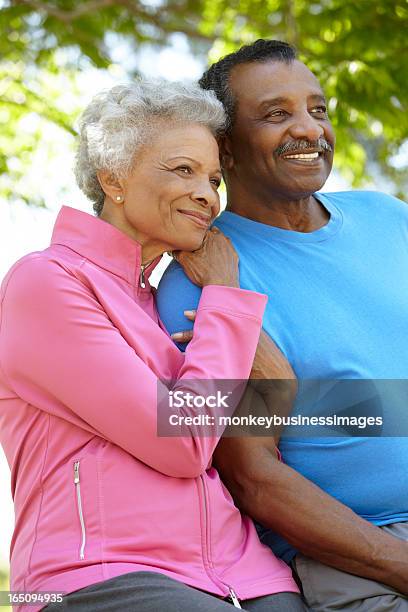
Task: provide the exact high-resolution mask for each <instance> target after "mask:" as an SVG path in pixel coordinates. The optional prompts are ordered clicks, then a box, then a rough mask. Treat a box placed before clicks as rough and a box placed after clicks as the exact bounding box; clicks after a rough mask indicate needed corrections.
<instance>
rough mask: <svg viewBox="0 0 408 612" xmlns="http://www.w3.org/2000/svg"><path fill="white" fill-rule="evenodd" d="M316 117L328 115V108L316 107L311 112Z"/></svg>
mask: <svg viewBox="0 0 408 612" xmlns="http://www.w3.org/2000/svg"><path fill="white" fill-rule="evenodd" d="M311 112H312V113H313V114H314V115H327V107H326V106H316V107H315V108H312V111H311Z"/></svg>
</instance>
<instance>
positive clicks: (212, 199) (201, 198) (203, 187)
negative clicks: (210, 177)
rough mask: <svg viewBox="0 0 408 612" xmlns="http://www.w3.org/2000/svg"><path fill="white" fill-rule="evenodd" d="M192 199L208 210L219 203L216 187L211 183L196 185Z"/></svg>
mask: <svg viewBox="0 0 408 612" xmlns="http://www.w3.org/2000/svg"><path fill="white" fill-rule="evenodd" d="M191 197H192V199H193V200H195V201H196V202H198V203H199V204H201V206H205V207H206V208H208V207H210V206H214V205H215V204H216V203H217V202H218V194H217V192H216V190H215V189H214V185H212V184H211V183H210V182H209V181H207V182H206V183H200V184H198V185H196V187H195V189H194V191H193V193H192V195H191Z"/></svg>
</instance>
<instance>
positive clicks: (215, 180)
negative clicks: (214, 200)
mask: <svg viewBox="0 0 408 612" xmlns="http://www.w3.org/2000/svg"><path fill="white" fill-rule="evenodd" d="M210 183H212V184H213V185H215V186H216V188H217V189H218V187H219V186H220V185H221V179H219V178H212V179H210Z"/></svg>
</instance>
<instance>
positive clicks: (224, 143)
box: [218, 134, 234, 170]
mask: <svg viewBox="0 0 408 612" xmlns="http://www.w3.org/2000/svg"><path fill="white" fill-rule="evenodd" d="M218 146H219V147H220V160H221V168H222V169H223V170H231V169H232V167H233V165H234V157H233V155H232V152H231V151H232V146H231V139H230V137H229V136H228V134H227V135H226V136H223V137H222V138H220V140H219V142H218Z"/></svg>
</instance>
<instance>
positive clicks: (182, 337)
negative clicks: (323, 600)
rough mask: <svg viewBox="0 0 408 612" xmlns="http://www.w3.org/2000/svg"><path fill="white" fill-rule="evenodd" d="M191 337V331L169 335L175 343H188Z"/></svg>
mask: <svg viewBox="0 0 408 612" xmlns="http://www.w3.org/2000/svg"><path fill="white" fill-rule="evenodd" d="M192 337H193V330H192V329H190V330H188V331H182V332H176V333H174V334H171V338H172V339H173V340H175V341H176V342H190V340H191V338H192Z"/></svg>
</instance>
